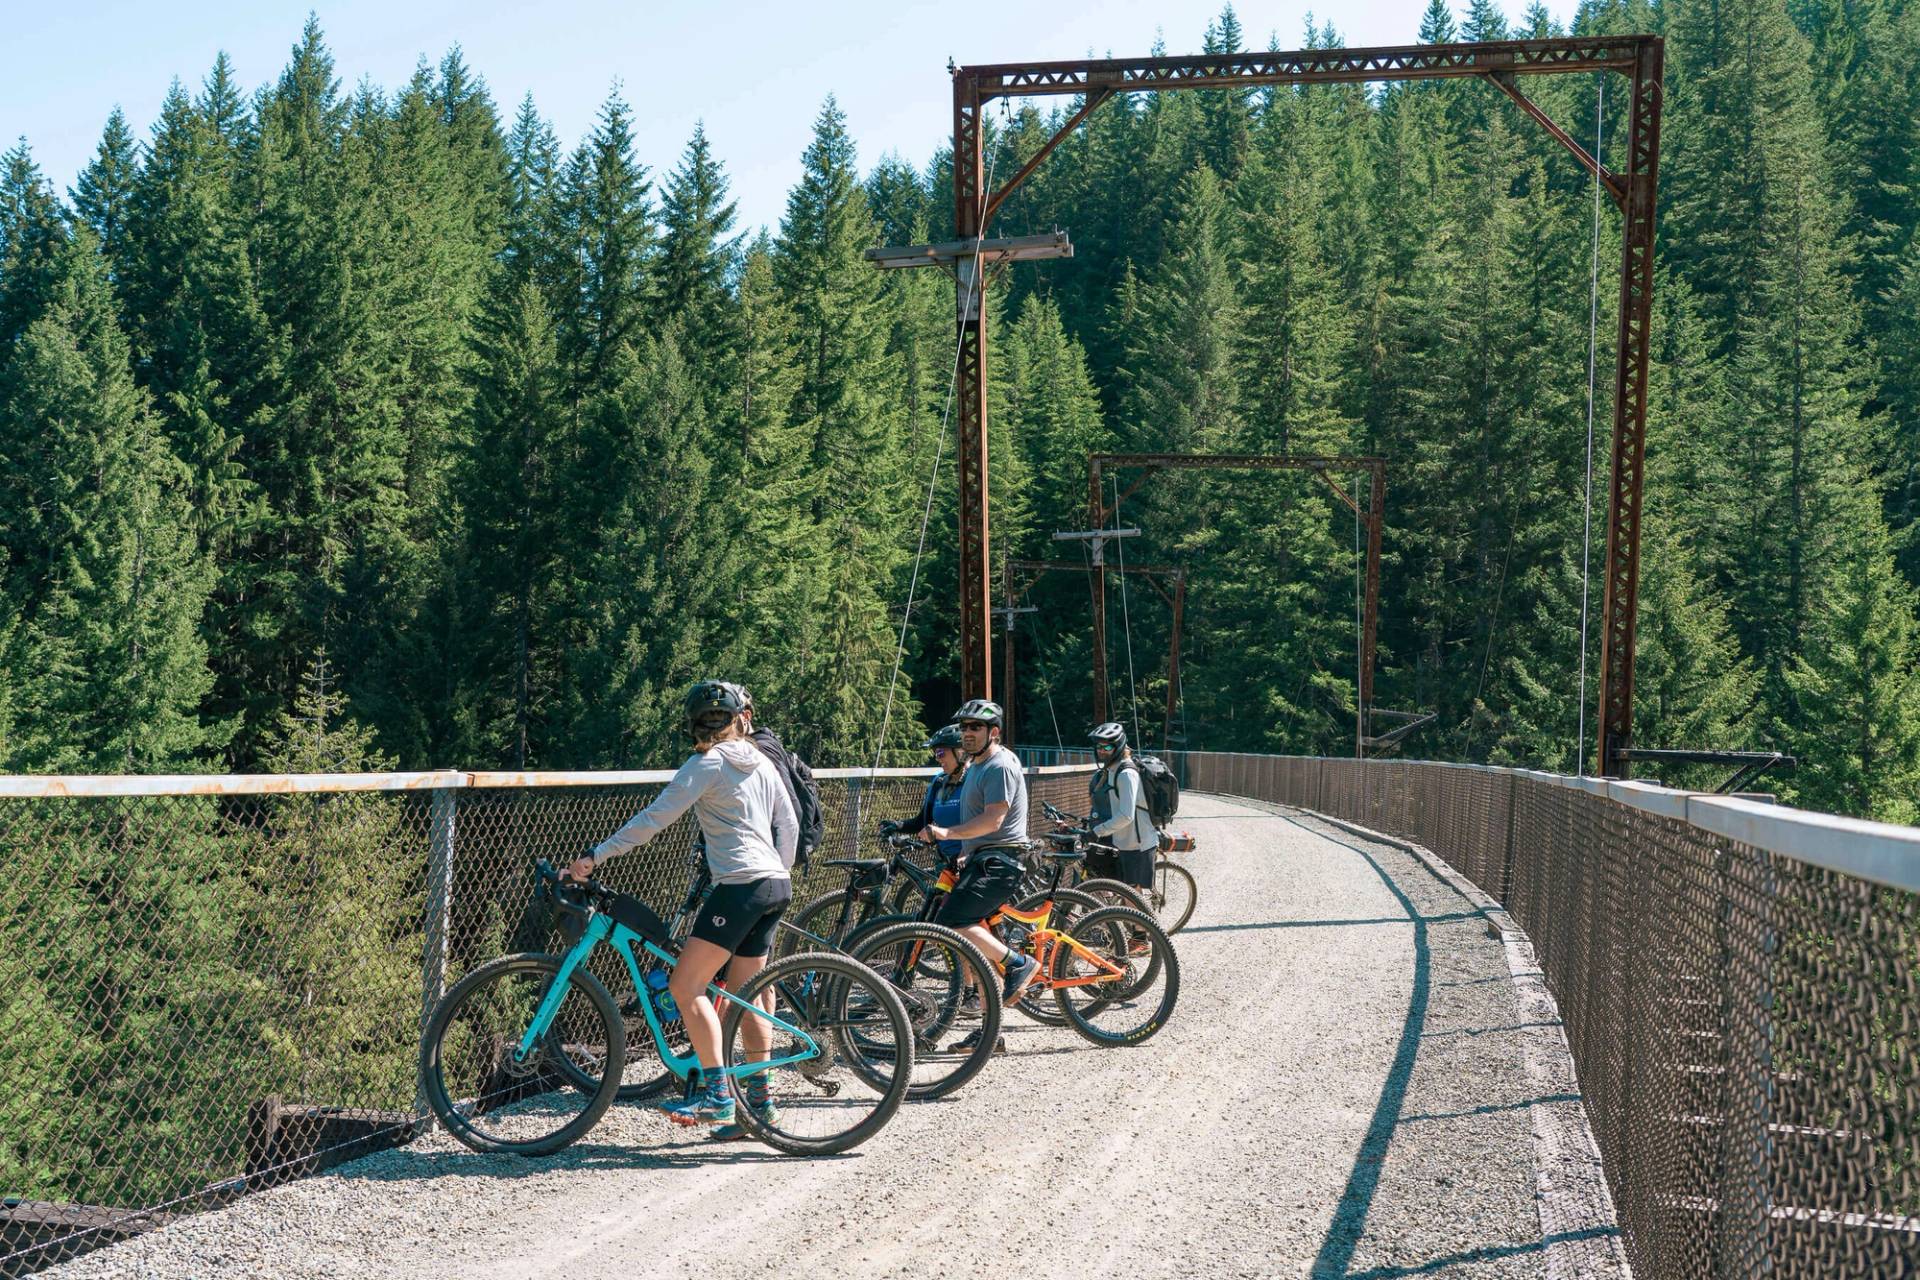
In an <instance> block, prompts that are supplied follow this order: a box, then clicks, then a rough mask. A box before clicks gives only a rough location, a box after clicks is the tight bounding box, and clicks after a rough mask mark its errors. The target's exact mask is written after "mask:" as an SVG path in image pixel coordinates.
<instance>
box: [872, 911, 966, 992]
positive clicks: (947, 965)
mask: <svg viewBox="0 0 1920 1280" xmlns="http://www.w3.org/2000/svg"><path fill="white" fill-rule="evenodd" d="M920 923H923V922H922V921H921V919H920V917H918V916H907V915H899V916H875V917H874V918H873V919H871V920H869V921H867V922H866V923H865V924H863V925H859V926H857V927H855V928H854V929H853V930H852V931H851V932H849V933H848V934H847V936H846V937H845V938H843V939H841V941H840V947H839V949H840V950H841V951H844V952H846V953H847V954H848V955H855V954H857V953H858V952H859V950H860V948H861V947H863V946H865V945H866V942H867V939H868V938H870V937H872V936H873V935H874V934H876V933H878V932H880V930H882V929H891V928H893V927H895V926H896V925H903V924H920ZM940 927H942V928H945V927H946V926H944V925H942V926H940ZM975 950H978V948H975ZM982 958H983V959H984V958H985V957H982ZM869 963H871V962H869ZM874 967H875V968H878V967H879V966H878V965H875V966H874ZM989 967H991V966H989ZM914 971H915V973H916V974H917V975H918V976H920V977H922V978H926V979H928V980H930V981H933V982H952V981H957V980H960V977H959V975H958V974H957V973H956V972H955V970H954V967H953V953H952V952H950V951H947V950H945V949H944V948H933V949H930V950H926V951H923V952H921V954H920V963H919V964H918V965H917V966H916V967H915V970H914Z"/></svg>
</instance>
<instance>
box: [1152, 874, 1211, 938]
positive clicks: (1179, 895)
mask: <svg viewBox="0 0 1920 1280" xmlns="http://www.w3.org/2000/svg"><path fill="white" fill-rule="evenodd" d="M1175 882H1178V883H1179V884H1180V886H1181V887H1180V888H1178V889H1175V888H1173V887H1172V886H1173V885H1174V883H1175ZM1153 885H1154V888H1153V905H1154V910H1153V912H1152V913H1151V914H1152V915H1153V917H1154V919H1156V920H1158V921H1159V922H1160V927H1161V928H1162V929H1165V930H1166V931H1167V936H1168V937H1169V938H1171V937H1172V936H1173V935H1174V934H1176V933H1178V932H1180V931H1181V930H1182V929H1184V928H1186V927H1187V921H1189V920H1191V919H1193V909H1194V907H1195V906H1196V905H1198V903H1199V901H1200V882H1199V881H1197V880H1195V879H1194V878H1193V872H1191V871H1189V870H1187V869H1186V868H1185V867H1183V866H1181V865H1180V864H1179V863H1177V862H1172V861H1169V860H1168V859H1166V858H1162V859H1160V861H1159V862H1157V863H1155V864H1154V868H1153Z"/></svg>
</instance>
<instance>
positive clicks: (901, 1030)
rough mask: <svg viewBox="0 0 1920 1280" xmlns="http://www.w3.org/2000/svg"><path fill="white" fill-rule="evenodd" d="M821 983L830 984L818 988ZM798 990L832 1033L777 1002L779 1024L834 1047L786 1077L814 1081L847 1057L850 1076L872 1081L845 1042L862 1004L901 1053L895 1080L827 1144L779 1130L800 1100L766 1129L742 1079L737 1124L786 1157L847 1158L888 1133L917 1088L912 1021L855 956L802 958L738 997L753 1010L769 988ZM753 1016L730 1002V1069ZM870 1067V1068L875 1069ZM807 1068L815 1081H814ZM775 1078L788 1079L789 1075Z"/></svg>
mask: <svg viewBox="0 0 1920 1280" xmlns="http://www.w3.org/2000/svg"><path fill="white" fill-rule="evenodd" d="M822 977H824V979H825V980H824V981H821V980H820V979H821V978H822ZM794 982H798V983H799V985H800V986H802V987H803V988H804V989H805V990H806V992H807V995H808V999H809V1000H810V1001H811V1002H813V1007H814V1008H815V1009H821V1010H824V1012H825V1014H826V1015H827V1016H826V1018H825V1019H824V1021H825V1022H826V1023H827V1024H829V1025H827V1026H812V1025H807V1024H808V1023H816V1024H817V1023H819V1022H821V1021H822V1019H819V1018H815V1017H812V1016H810V1013H808V1012H803V1011H801V1010H797V1009H792V1008H787V1009H780V1008H779V1005H778V1001H777V1000H776V1010H777V1013H778V1016H780V1017H783V1018H785V1019H787V1020H788V1021H790V1022H793V1023H794V1025H796V1026H799V1027H800V1029H801V1030H803V1031H806V1032H808V1033H809V1035H811V1036H812V1037H813V1039H814V1041H815V1043H816V1044H822V1042H823V1041H826V1042H830V1043H825V1044H822V1049H823V1053H822V1055H821V1056H819V1057H816V1058H815V1059H813V1060H811V1061H810V1062H809V1063H808V1064H804V1065H803V1064H796V1066H795V1067H792V1068H786V1069H783V1071H784V1072H791V1073H792V1074H795V1075H800V1076H803V1077H805V1078H806V1079H807V1080H809V1081H811V1080H814V1079H816V1078H820V1077H821V1074H822V1073H823V1072H825V1071H830V1070H831V1069H832V1067H833V1065H834V1063H833V1062H832V1061H829V1060H828V1059H829V1058H831V1057H833V1056H841V1057H844V1058H845V1059H846V1060H847V1062H848V1065H849V1069H850V1070H852V1071H853V1072H854V1074H855V1075H856V1076H857V1077H859V1078H860V1079H862V1080H866V1079H867V1078H868V1077H867V1076H866V1074H864V1073H863V1072H862V1071H861V1070H860V1069H859V1068H855V1067H853V1066H852V1063H853V1061H855V1060H856V1059H857V1057H858V1055H856V1054H855V1053H853V1052H852V1051H851V1048H850V1046H849V1044H848V1038H847V1035H846V1023H847V1011H848V1006H849V1005H850V1004H857V1005H858V1006H859V1007H860V1008H861V1009H863V1010H864V1009H873V1010H877V1011H878V1015H879V1016H880V1017H882V1018H884V1019H885V1021H886V1023H887V1027H888V1030H889V1033H890V1034H891V1036H892V1037H893V1040H894V1043H895V1045H896V1046H897V1049H896V1052H895V1054H894V1058H893V1062H894V1069H893V1071H892V1074H891V1075H888V1076H886V1077H885V1081H884V1084H881V1085H878V1086H875V1093H876V1096H875V1098H874V1100H873V1102H872V1104H871V1106H870V1107H869V1109H868V1112H867V1114H866V1116H865V1118H864V1119H862V1120H860V1121H858V1122H857V1123H856V1124H854V1125H851V1126H850V1127H848V1128H847V1129H845V1130H843V1131H841V1132H838V1133H833V1134H829V1135H826V1136H823V1137H813V1138H809V1137H805V1136H802V1135H800V1134H797V1133H794V1132H791V1131H789V1130H788V1129H785V1128H782V1127H781V1124H780V1122H781V1121H782V1120H789V1119H790V1118H791V1114H792V1111H793V1110H797V1109H798V1108H796V1107H795V1106H794V1102H795V1098H794V1097H789V1098H786V1099H783V1100H782V1101H783V1105H784V1107H785V1108H786V1109H785V1110H783V1111H782V1112H781V1114H780V1117H779V1119H777V1120H776V1121H775V1122H773V1123H768V1122H767V1121H766V1120H765V1119H763V1118H762V1116H761V1114H760V1113H759V1112H757V1111H755V1110H754V1108H752V1107H750V1106H747V1105H745V1097H744V1090H743V1089H742V1088H741V1086H740V1082H739V1080H738V1079H737V1078H736V1079H735V1080H734V1092H735V1098H736V1107H735V1112H734V1114H735V1115H736V1116H737V1117H738V1122H739V1124H740V1126H741V1128H743V1129H744V1130H746V1132H747V1133H748V1135H749V1136H751V1137H753V1138H756V1139H758V1140H759V1141H761V1142H763V1143H765V1144H766V1145H768V1146H770V1147H772V1148H774V1149H775V1150H776V1151H784V1152H787V1153H788V1154H791V1155H838V1154H839V1153H841V1152H843V1151H851V1150H852V1149H853V1148H855V1147H857V1146H859V1145H860V1144H861V1143H863V1142H865V1141H867V1139H869V1138H871V1137H872V1136H873V1135H874V1134H876V1133H878V1132H879V1131H880V1130H881V1129H883V1128H885V1127H886V1125H887V1122H888V1121H889V1120H891V1119H893V1117H894V1114H895V1113H896V1112H898V1111H899V1110H900V1104H901V1103H902V1102H904V1101H905V1100H906V1097H907V1090H908V1089H909V1088H910V1087H911V1084H912V1079H913V1070H912V1067H913V1027H912V1024H911V1023H910V1022H908V1020H907V1011H906V1008H905V1007H904V1006H903V1005H902V1004H901V1003H900V997H899V994H898V993H897V992H895V991H894V989H893V984H891V983H889V982H888V981H887V980H886V979H885V978H882V977H881V976H880V975H879V974H877V973H875V972H874V971H873V970H872V969H870V968H868V967H867V966H866V965H863V964H861V963H860V962H859V961H857V960H855V959H853V958H852V957H851V956H847V955H842V954H840V953H839V952H828V951H802V952H800V953H798V954H796V955H791V956H787V957H785V958H783V959H780V960H776V961H774V962H773V963H772V964H770V965H768V966H767V967H766V968H764V969H762V970H761V971H760V972H759V973H757V974H755V975H754V976H753V977H752V978H751V979H750V980H749V981H748V982H747V984H746V985H745V986H743V987H742V988H741V989H740V999H741V1000H742V1001H746V1002H749V1003H751V1002H753V1001H755V1000H756V999H758V998H759V997H760V996H761V995H762V994H763V993H765V992H767V991H768V990H769V989H770V988H774V989H776V992H775V993H776V996H778V995H784V994H789V993H790V991H791V990H792V988H791V987H790V986H789V985H788V984H790V983H794ZM856 991H862V992H865V993H866V999H865V1000H857V999H856V996H855V992H856ZM747 1016H748V1014H747V1008H746V1007H745V1005H742V1004H736V1003H734V1002H733V1001H731V1000H730V1001H728V1002H727V1010H726V1016H725V1018H724V1019H723V1020H722V1023H721V1027H720V1054H721V1057H722V1059H723V1060H724V1061H726V1062H738V1061H741V1059H740V1058H739V1056H738V1055H737V1054H736V1051H735V1042H736V1040H737V1038H738V1036H739V1033H740V1028H741V1026H742V1025H743V1024H744V1023H745V1021H746V1018H747ZM867 1065H869V1066H870V1064H867ZM809 1068H811V1070H812V1074H809ZM776 1078H777V1079H784V1075H783V1076H782V1077H776ZM822 1092H824V1090H822ZM840 1092H842V1090H838V1089H836V1090H835V1091H834V1092H833V1093H831V1094H829V1095H827V1096H828V1097H830V1098H833V1099H837V1098H838V1097H839V1094H840ZM800 1100H801V1101H806V1100H808V1099H805V1098H801V1099H800Z"/></svg>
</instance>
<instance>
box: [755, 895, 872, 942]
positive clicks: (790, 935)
mask: <svg viewBox="0 0 1920 1280" xmlns="http://www.w3.org/2000/svg"><path fill="white" fill-rule="evenodd" d="M866 893H867V891H865V890H863V891H861V893H860V894H859V895H858V897H856V899H855V902H854V910H855V911H856V912H857V911H858V909H859V901H858V898H859V897H865V896H866ZM850 894H851V891H850V890H847V889H835V890H834V891H833V892H832V893H823V894H821V895H820V896H819V897H817V898H815V899H813V900H812V901H811V902H808V903H807V904H806V905H805V906H804V907H801V908H800V909H799V910H798V911H795V912H792V913H791V915H792V920H791V921H790V922H789V921H787V920H786V919H784V918H783V919H782V922H781V923H782V925H783V927H782V928H780V929H777V930H775V931H774V942H773V958H774V959H776V960H779V959H783V958H785V957H787V956H791V955H798V954H799V953H800V952H802V951H815V950H818V949H819V948H821V947H831V946H836V945H838V944H839V942H840V939H839V938H836V937H834V929H835V928H836V927H837V926H838V925H839V923H840V911H841V907H842V904H844V903H845V902H846V900H847V898H848V897H849V896H850ZM858 919H859V917H858V915H849V916H848V917H847V920H848V923H849V924H852V923H853V922H854V921H856V920H858ZM803 929H804V930H805V931H806V932H805V933H802V932H800V930H803ZM807 934H812V935H814V936H813V937H808V936H807Z"/></svg>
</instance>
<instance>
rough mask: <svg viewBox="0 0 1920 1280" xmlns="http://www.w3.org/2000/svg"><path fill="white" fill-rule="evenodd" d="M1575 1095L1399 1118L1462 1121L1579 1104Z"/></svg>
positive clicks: (1409, 1121) (1405, 1121)
mask: <svg viewBox="0 0 1920 1280" xmlns="http://www.w3.org/2000/svg"><path fill="white" fill-rule="evenodd" d="M1580 1101H1582V1098H1581V1097H1580V1095H1579V1094H1577V1093H1549V1094H1546V1095H1544V1096H1542V1097H1538V1098H1522V1099H1521V1100H1520V1101H1518V1102H1489V1103H1488V1104H1487V1105H1486V1106H1484V1107H1473V1108H1470V1109H1468V1110H1466V1111H1430V1112H1427V1113H1426V1114H1424V1115H1414V1116H1401V1117H1400V1123H1401V1124H1413V1123H1415V1122H1416V1121H1420V1120H1464V1119H1465V1118H1466V1117H1468V1116H1490V1115H1492V1114H1494V1113H1495V1112H1496V1111H1519V1110H1522V1109H1524V1108H1526V1107H1531V1106H1535V1105H1544V1104H1546V1103H1549V1102H1580Z"/></svg>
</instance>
